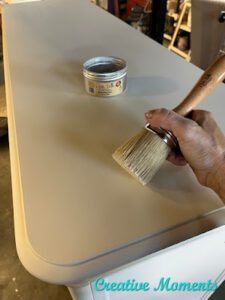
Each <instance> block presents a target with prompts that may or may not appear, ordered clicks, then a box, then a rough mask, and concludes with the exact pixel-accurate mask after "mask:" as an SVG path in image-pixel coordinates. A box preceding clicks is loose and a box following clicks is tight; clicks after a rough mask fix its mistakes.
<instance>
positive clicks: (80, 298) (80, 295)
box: [67, 284, 94, 300]
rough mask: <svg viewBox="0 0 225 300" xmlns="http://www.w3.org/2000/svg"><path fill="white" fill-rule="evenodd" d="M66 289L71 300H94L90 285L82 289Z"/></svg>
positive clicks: (74, 287)
mask: <svg viewBox="0 0 225 300" xmlns="http://www.w3.org/2000/svg"><path fill="white" fill-rule="evenodd" d="M67 288H68V290H69V292H70V295H71V296H72V299H73V300H94V298H93V294H92V290H91V286H90V284H87V285H85V286H82V287H77V286H68V287H67Z"/></svg>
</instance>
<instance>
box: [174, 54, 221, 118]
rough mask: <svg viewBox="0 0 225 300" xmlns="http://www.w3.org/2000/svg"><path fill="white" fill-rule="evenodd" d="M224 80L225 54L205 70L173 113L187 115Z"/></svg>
mask: <svg viewBox="0 0 225 300" xmlns="http://www.w3.org/2000/svg"><path fill="white" fill-rule="evenodd" d="M224 79H225V54H223V55H222V56H220V57H219V58H218V59H217V60H216V61H215V62H214V63H213V64H212V65H211V66H209V67H208V68H207V69H206V71H205V72H204V73H203V75H202V76H201V78H200V79H199V80H198V82H197V83H196V85H195V86H194V87H193V89H192V90H191V91H190V93H189V94H188V95H187V97H186V98H185V99H184V100H183V102H181V103H180V104H179V105H178V106H177V107H175V108H174V111H175V112H176V113H178V114H180V115H182V116H185V115H187V114H188V113H189V112H191V111H192V109H193V108H195V107H196V106H197V105H198V104H199V103H200V102H201V101H202V100H203V99H204V98H205V97H206V96H207V95H208V94H209V93H210V92H211V91H212V90H214V89H215V87H216V86H217V85H218V84H219V83H220V82H221V81H223V80H224Z"/></svg>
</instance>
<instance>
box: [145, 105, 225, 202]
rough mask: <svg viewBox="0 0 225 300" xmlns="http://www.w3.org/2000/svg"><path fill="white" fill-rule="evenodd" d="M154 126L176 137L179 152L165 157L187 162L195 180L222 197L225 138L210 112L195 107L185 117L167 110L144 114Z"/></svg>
mask: <svg viewBox="0 0 225 300" xmlns="http://www.w3.org/2000/svg"><path fill="white" fill-rule="evenodd" d="M145 117H146V120H147V122H148V123H149V124H150V125H151V126H153V127H161V128H163V129H167V130H170V131H172V132H173V134H174V135H175V136H176V138H177V140H178V143H179V146H180V150H181V154H177V153H176V152H174V151H171V152H170V154H169V156H168V160H169V161H170V162H172V163H174V164H176V165H185V164H186V163H188V164H189V165H190V167H191V168H192V170H193V171H194V173H195V175H196V177H197V179H198V181H199V182H200V183H201V184H202V185H204V186H207V187H210V188H212V189H213V190H214V191H215V192H217V193H218V194H219V195H220V196H221V198H224V200H225V187H223V185H224V183H225V137H224V135H223V133H222V131H221V130H220V128H219V127H218V125H217V123H216V121H215V120H214V118H213V116H212V114H211V113H210V112H207V111H204V110H194V111H192V112H191V114H189V116H188V118H184V117H182V116H180V115H178V114H176V113H175V112H173V111H170V110H167V109H157V110H152V111H149V112H147V113H146V114H145Z"/></svg>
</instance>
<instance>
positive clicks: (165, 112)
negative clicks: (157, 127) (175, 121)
mask: <svg viewBox="0 0 225 300" xmlns="http://www.w3.org/2000/svg"><path fill="white" fill-rule="evenodd" d="M168 113H169V111H168V110H167V109H166V108H160V109H159V114H160V115H161V116H162V117H166V116H167V115H168Z"/></svg>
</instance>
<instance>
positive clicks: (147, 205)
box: [4, 0, 225, 265]
mask: <svg viewBox="0 0 225 300" xmlns="http://www.w3.org/2000/svg"><path fill="white" fill-rule="evenodd" d="M62 5H63V7H64V9H63V10H62ZM65 16H66V17H65ZM59 20H63V21H60V22H59ZM4 25H5V40H6V43H7V54H8V71H9V76H10V82H11V98H12V99H11V100H12V103H11V111H12V112H13V114H14V119H13V121H14V122H15V124H14V128H13V129H12V130H13V132H14V134H15V141H16V145H17V148H18V154H17V158H16V159H17V160H18V167H19V174H20V183H21V191H22V195H21V196H22V198H21V203H20V205H21V207H22V210H23V214H24V219H23V222H24V226H25V234H26V239H27V241H28V242H29V244H30V247H31V249H33V252H34V253H35V254H36V255H37V257H39V258H40V259H42V260H44V261H47V262H52V263H55V264H59V265H69V264H72V263H80V262H82V261H86V260H87V259H90V258H94V257H96V256H99V255H100V254H103V253H106V252H108V251H112V250H115V249H119V248H120V247H122V246H125V245H128V244H129V243H131V242H134V241H137V240H141V239H144V238H145V237H147V236H150V235H151V234H153V233H154V232H159V231H161V230H163V229H165V228H169V227H171V226H173V225H176V224H178V223H180V222H183V221H186V220H189V219H190V218H194V217H196V216H199V215H201V214H204V213H206V212H209V211H211V210H213V209H216V208H218V207H220V206H221V205H222V203H221V201H220V199H219V198H218V197H217V196H216V195H215V194H214V193H213V192H211V191H210V190H208V189H206V188H203V187H201V186H200V185H199V184H198V183H197V182H196V179H195V177H194V176H193V174H192V171H191V170H190V169H189V168H188V167H185V168H178V167H174V166H172V165H170V164H169V163H167V164H165V166H164V167H163V168H162V170H161V171H160V172H159V173H158V174H157V176H156V177H155V179H154V180H153V182H152V183H151V184H150V185H149V186H147V187H142V186H141V185H140V184H139V183H138V182H136V181H135V180H133V179H132V178H131V177H130V176H129V175H128V174H126V173H125V172H124V171H123V170H122V169H121V168H119V167H118V165H117V164H116V163H115V162H114V161H113V159H112V157H111V154H112V152H113V150H114V149H115V148H116V147H117V146H118V145H120V144H121V142H123V141H124V140H125V139H127V138H128V137H130V136H131V135H132V134H134V133H136V131H138V130H139V128H140V127H141V126H142V125H143V124H144V118H143V114H144V112H145V111H146V110H148V109H150V108H154V107H168V108H172V107H174V106H175V104H177V103H178V102H179V100H181V99H182V97H184V96H185V94H186V93H187V92H188V90H189V89H190V88H191V87H192V85H193V84H194V83H195V81H196V80H197V78H198V77H199V75H200V74H201V71H200V70H199V69H197V68H196V67H194V66H193V65H191V64H188V63H187V62H185V61H183V60H182V59H181V58H179V57H177V56H176V55H175V54H172V53H170V52H168V51H167V50H166V49H164V48H163V47H161V46H159V45H158V44H156V43H155V42H153V41H151V40H150V39H149V38H148V37H146V36H144V35H142V34H141V33H139V32H137V31H135V30H134V29H132V28H130V27H128V26H127V25H126V24H124V23H122V22H120V21H119V20H117V19H116V18H114V17H113V16H111V15H110V14H108V13H106V12H104V11H103V10H101V9H99V8H98V7H96V6H94V5H92V4H90V3H89V1H83V0H80V1H78V0H77V1H73V0H66V1H64V2H63V4H62V1H60V0H46V1H44V2H34V3H27V4H23V5H22V4H21V5H11V6H8V7H6V8H5V11H4ZM97 55H115V56H119V57H122V58H124V59H125V60H127V62H128V67H129V78H128V90H127V92H126V93H125V94H123V95H121V96H119V97H116V98H108V99H104V98H94V97H91V96H89V95H87V94H86V93H85V90H84V85H83V77H82V63H83V62H84V61H85V60H86V59H88V58H90V57H93V56H97ZM224 93H225V89H224V87H223V86H222V85H221V86H220V87H219V88H218V90H217V91H216V92H214V93H213V94H212V95H211V96H209V97H208V98H207V100H206V102H205V103H204V104H203V105H202V106H201V107H202V108H207V109H208V110H211V111H213V112H214V113H215V115H216V117H217V119H218V122H219V124H220V125H221V127H222V129H223V130H224V131H225V124H224V114H223V111H224Z"/></svg>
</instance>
